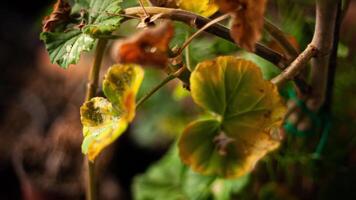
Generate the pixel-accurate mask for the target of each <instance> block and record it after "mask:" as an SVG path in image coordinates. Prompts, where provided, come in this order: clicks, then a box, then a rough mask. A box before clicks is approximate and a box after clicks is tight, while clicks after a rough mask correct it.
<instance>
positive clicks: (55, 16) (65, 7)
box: [42, 0, 71, 32]
mask: <svg viewBox="0 0 356 200" xmlns="http://www.w3.org/2000/svg"><path fill="white" fill-rule="evenodd" d="M70 12H71V6H70V4H69V3H68V2H67V1H65V0H57V2H56V3H55V4H54V6H53V11H52V13H51V14H50V15H49V16H46V17H45V18H44V20H43V22H42V24H43V27H42V31H43V32H53V31H54V29H55V27H56V26H57V25H58V24H60V23H63V22H66V21H68V20H69V18H70Z"/></svg>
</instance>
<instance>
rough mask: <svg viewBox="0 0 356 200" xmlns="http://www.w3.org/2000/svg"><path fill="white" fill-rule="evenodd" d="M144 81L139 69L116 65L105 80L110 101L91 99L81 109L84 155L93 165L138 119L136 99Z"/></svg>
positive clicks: (137, 67)
mask: <svg viewBox="0 0 356 200" xmlns="http://www.w3.org/2000/svg"><path fill="white" fill-rule="evenodd" d="M142 80H143V70H142V69H141V68H140V67H139V66H137V65H114V66H112V67H111V68H110V69H109V70H108V73H107V74H106V76H105V80H104V83H103V90H104V93H105V95H106V96H107V98H108V100H107V99H105V98H102V97H95V98H92V99H91V100H90V101H87V102H85V103H84V104H83V106H82V107H81V108H80V114H81V121H82V124H83V134H84V141H83V144H82V152H83V153H84V154H88V158H89V160H91V161H94V160H95V158H96V157H97V156H98V155H99V154H100V152H101V151H102V150H103V149H104V148H105V147H107V146H109V145H110V144H111V143H113V142H114V141H115V140H116V139H117V138H118V137H119V136H120V135H121V134H122V133H123V132H124V131H125V130H126V128H127V126H128V124H129V123H130V122H131V121H132V120H133V118H134V117H135V108H136V104H135V98H136V94H137V92H138V89H139V87H140V85H141V82H142Z"/></svg>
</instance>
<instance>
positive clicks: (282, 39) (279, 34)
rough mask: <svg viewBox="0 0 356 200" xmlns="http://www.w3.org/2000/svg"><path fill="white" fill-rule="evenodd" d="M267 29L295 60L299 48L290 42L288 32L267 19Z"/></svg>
mask: <svg viewBox="0 0 356 200" xmlns="http://www.w3.org/2000/svg"><path fill="white" fill-rule="evenodd" d="M264 27H265V29H266V31H268V33H269V34H270V35H271V36H272V37H273V38H274V39H275V40H276V42H278V43H279V44H280V45H281V47H282V48H283V49H284V51H285V52H286V53H287V54H288V57H289V58H291V59H292V60H294V59H295V58H296V57H297V56H298V54H299V52H298V50H297V49H296V48H295V47H294V46H293V45H292V44H291V43H290V42H289V40H288V38H287V37H286V34H285V33H284V32H283V31H282V30H281V29H279V28H278V27H277V26H275V25H274V24H272V23H271V22H270V21H268V20H267V19H265V26H264Z"/></svg>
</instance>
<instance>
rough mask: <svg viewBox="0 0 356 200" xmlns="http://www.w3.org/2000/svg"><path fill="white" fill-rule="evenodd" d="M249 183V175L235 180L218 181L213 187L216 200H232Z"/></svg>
mask: <svg viewBox="0 0 356 200" xmlns="http://www.w3.org/2000/svg"><path fill="white" fill-rule="evenodd" d="M248 181H249V175H246V176H242V177H241V178H239V179H233V180H225V179H217V180H216V181H215V182H214V184H213V185H212V191H213V194H214V199H215V200H226V199H231V195H232V194H237V193H239V192H240V191H241V190H242V189H243V188H244V187H245V186H246V185H247V183H248Z"/></svg>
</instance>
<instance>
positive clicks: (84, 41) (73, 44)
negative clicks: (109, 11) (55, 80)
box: [41, 30, 95, 68]
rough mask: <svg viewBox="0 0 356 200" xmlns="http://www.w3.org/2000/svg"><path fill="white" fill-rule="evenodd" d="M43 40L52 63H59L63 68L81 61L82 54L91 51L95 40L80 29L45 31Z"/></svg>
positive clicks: (42, 36) (42, 35)
mask: <svg viewBox="0 0 356 200" xmlns="http://www.w3.org/2000/svg"><path fill="white" fill-rule="evenodd" d="M41 40H43V41H44V42H45V44H46V49H47V51H48V52H49V55H50V59H51V62H52V63H57V64H58V65H60V66H61V67H63V68H67V67H68V66H69V65H70V64H76V63H78V61H79V58H80V54H81V53H82V52H84V51H90V50H91V49H92V48H93V46H94V42H95V40H94V39H93V38H92V37H90V36H89V35H87V34H83V33H82V32H81V31H80V30H72V31H69V32H65V33H58V32H55V33H52V32H43V33H42V34H41Z"/></svg>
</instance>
